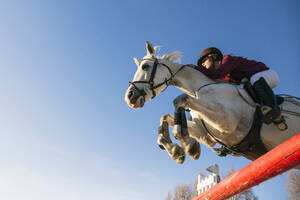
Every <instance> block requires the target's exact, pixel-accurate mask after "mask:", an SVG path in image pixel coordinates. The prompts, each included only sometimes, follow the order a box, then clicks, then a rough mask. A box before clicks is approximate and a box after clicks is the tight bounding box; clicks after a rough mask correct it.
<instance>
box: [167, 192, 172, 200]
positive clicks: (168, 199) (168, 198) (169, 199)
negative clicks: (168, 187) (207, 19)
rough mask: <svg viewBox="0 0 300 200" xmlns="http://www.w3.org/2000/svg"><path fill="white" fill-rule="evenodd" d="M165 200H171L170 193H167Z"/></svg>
mask: <svg viewBox="0 0 300 200" xmlns="http://www.w3.org/2000/svg"><path fill="white" fill-rule="evenodd" d="M165 200H172V193H171V192H170V191H169V192H168V196H167V197H166V198H165Z"/></svg>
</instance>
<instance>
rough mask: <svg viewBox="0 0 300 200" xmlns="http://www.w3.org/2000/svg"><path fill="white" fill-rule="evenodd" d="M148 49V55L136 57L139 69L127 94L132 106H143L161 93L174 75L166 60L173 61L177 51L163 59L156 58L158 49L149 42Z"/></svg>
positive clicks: (127, 99) (135, 60) (126, 96)
mask: <svg viewBox="0 0 300 200" xmlns="http://www.w3.org/2000/svg"><path fill="white" fill-rule="evenodd" d="M146 50H147V55H146V56H145V57H144V58H143V59H142V60H138V59H137V58H134V62H135V64H136V65H137V71H136V72H135V75H134V78H133V80H132V82H130V83H129V87H128V89H127V91H126V94H125V101H126V103H127V104H128V105H129V106H130V107H132V108H141V107H143V106H144V104H145V102H147V101H149V100H151V99H153V98H154V97H155V96H156V95H158V94H160V93H161V92H162V91H163V90H164V89H165V88H166V87H167V86H168V82H169V81H170V80H171V78H172V77H173V73H172V70H171V69H170V68H169V66H168V64H166V62H168V61H173V60H174V58H175V57H176V56H175V53H171V54H168V55H169V56H163V57H162V58H161V59H159V58H156V57H155V51H156V50H155V48H154V47H153V46H152V45H151V44H150V43H149V42H146ZM171 55H173V56H171ZM177 55H178V52H177ZM177 57H178V56H177Z"/></svg>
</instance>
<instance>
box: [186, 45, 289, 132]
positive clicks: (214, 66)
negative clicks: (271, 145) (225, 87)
mask: <svg viewBox="0 0 300 200" xmlns="http://www.w3.org/2000/svg"><path fill="white" fill-rule="evenodd" d="M197 65H198V66H194V65H191V66H192V67H193V68H195V69H197V70H199V71H201V72H202V73H203V74H205V75H206V76H208V77H209V78H212V79H222V80H226V81H230V82H234V83H241V82H242V79H244V78H247V79H248V80H250V82H251V84H252V86H253V88H254V91H255V93H256V96H257V97H258V101H259V103H260V105H261V111H262V113H263V115H264V122H265V123H267V124H269V123H271V122H274V123H275V124H277V127H278V128H279V129H280V130H285V129H286V128H287V125H286V124H285V122H284V119H283V117H282V116H281V114H280V109H279V107H278V105H277V101H276V97H275V95H274V93H273V91H272V89H271V88H275V87H276V85H277V84H278V82H279V77H278V75H277V73H276V72H275V71H274V70H271V69H270V68H269V67H267V66H266V65H265V64H264V63H262V62H257V61H254V60H248V59H246V58H243V57H236V56H231V55H225V56H224V57H223V54H222V52H221V51H220V50H219V49H217V48H215V47H209V48H206V49H204V50H203V51H202V52H201V53H200V58H199V59H198V62H197Z"/></svg>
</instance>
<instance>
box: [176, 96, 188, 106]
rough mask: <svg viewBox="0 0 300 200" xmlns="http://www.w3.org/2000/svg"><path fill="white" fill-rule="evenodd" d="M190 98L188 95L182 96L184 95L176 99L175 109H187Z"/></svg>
mask: <svg viewBox="0 0 300 200" xmlns="http://www.w3.org/2000/svg"><path fill="white" fill-rule="evenodd" d="M188 97H189V96H188V95H187V94H182V95H179V96H178V97H176V98H175V99H174V100H173V104H174V107H175V109H177V108H178V107H184V108H185V107H186V103H187V99H188Z"/></svg>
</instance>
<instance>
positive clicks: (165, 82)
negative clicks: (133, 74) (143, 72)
mask: <svg viewBox="0 0 300 200" xmlns="http://www.w3.org/2000/svg"><path fill="white" fill-rule="evenodd" d="M143 60H152V59H143ZM158 64H160V65H162V66H164V67H166V68H167V69H168V71H169V72H170V74H171V76H170V78H168V79H167V78H166V79H165V81H163V82H161V83H159V84H157V85H154V81H153V80H154V76H155V74H156V70H157V66H158ZM185 66H186V65H183V66H181V68H180V69H179V70H178V71H176V72H175V73H174V74H173V73H172V71H171V69H170V67H169V66H167V65H166V64H164V63H159V62H158V59H157V58H154V64H153V69H152V72H151V74H150V79H149V80H148V81H133V82H129V85H133V87H134V88H135V89H136V90H137V91H139V92H140V93H141V94H142V95H143V96H145V95H146V92H145V91H144V90H141V89H139V88H138V87H137V86H136V85H135V84H136V83H146V84H148V85H149V86H150V90H151V91H152V97H151V98H152V99H153V98H154V97H155V96H156V92H155V89H156V88H158V87H160V86H162V85H164V84H166V88H167V87H168V82H169V81H170V80H171V79H173V78H174V76H175V75H176V74H177V73H178V72H179V71H180V70H182V69H183V68H184V67H185Z"/></svg>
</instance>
